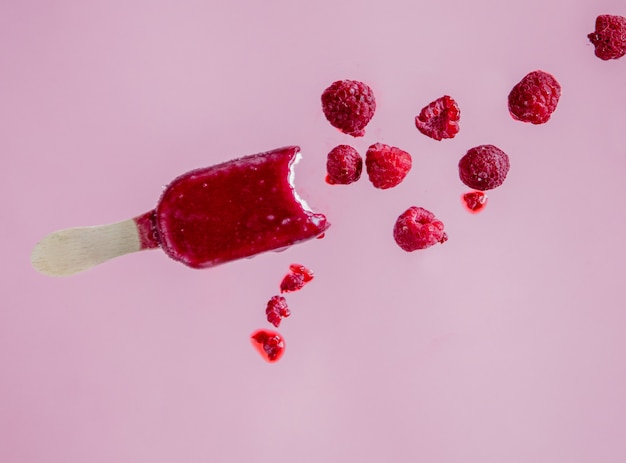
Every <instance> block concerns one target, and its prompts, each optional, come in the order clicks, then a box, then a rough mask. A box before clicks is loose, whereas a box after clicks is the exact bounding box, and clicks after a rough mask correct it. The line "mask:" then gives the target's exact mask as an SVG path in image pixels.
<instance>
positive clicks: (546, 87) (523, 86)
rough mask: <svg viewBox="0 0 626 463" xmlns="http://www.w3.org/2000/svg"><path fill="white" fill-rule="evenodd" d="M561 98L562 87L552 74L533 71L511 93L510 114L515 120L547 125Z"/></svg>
mask: <svg viewBox="0 0 626 463" xmlns="http://www.w3.org/2000/svg"><path fill="white" fill-rule="evenodd" d="M559 98H561V85H560V84H559V83H558V82H557V80H556V79H555V78H554V76H553V75H552V74H548V73H547V72H544V71H533V72H531V73H529V74H527V75H526V76H525V77H524V78H523V79H522V80H521V81H520V82H518V83H517V84H516V85H515V87H513V89H512V90H511V93H509V112H510V113H511V116H512V117H513V119H516V120H518V121H522V122H530V123H531V124H545V123H546V122H548V120H549V119H550V116H552V113H553V112H554V110H555V109H556V106H557V104H558V103H559Z"/></svg>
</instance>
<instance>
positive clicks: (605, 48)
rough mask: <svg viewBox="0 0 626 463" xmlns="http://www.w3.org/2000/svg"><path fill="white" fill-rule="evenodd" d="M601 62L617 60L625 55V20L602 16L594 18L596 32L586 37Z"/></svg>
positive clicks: (620, 17)
mask: <svg viewBox="0 0 626 463" xmlns="http://www.w3.org/2000/svg"><path fill="white" fill-rule="evenodd" d="M587 38H589V41H590V42H591V43H593V45H594V47H595V49H596V50H595V53H596V56H597V57H598V58H600V59H602V60H605V61H606V60H610V59H618V58H621V57H622V56H624V55H625V54H626V18H624V17H623V16H614V15H610V14H603V15H600V16H598V17H597V18H596V30H595V31H594V32H592V33H591V34H589V35H587Z"/></svg>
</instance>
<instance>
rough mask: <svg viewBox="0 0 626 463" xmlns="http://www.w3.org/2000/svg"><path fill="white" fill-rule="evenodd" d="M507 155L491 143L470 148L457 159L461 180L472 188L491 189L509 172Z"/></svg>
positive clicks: (498, 184) (501, 181) (500, 183)
mask: <svg viewBox="0 0 626 463" xmlns="http://www.w3.org/2000/svg"><path fill="white" fill-rule="evenodd" d="M509 168H510V164H509V157H508V156H507V154H506V153H505V152H504V151H502V150H501V149H500V148H497V147H495V146H493V145H480V146H476V147H474V148H471V149H470V150H469V151H468V152H467V154H466V155H465V156H463V157H462V158H461V160H460V161H459V177H460V178H461V181H462V182H463V183H465V184H466V185H467V186H468V187H470V188H473V189H474V190H480V191H485V190H491V189H493V188H496V187H499V186H500V185H502V183H503V182H504V180H505V179H506V175H507V174H508V172H509Z"/></svg>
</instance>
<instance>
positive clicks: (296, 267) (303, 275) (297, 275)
mask: <svg viewBox="0 0 626 463" xmlns="http://www.w3.org/2000/svg"><path fill="white" fill-rule="evenodd" d="M312 279H313V272H311V271H310V270H309V269H308V268H306V267H305V266H304V265H300V264H291V265H290V266H289V273H288V274H287V275H285V278H283V281H282V282H281V284H280V292H281V293H291V292H293V291H298V290H300V289H302V287H303V286H304V285H305V284H307V283H308V282H309V281H311V280H312Z"/></svg>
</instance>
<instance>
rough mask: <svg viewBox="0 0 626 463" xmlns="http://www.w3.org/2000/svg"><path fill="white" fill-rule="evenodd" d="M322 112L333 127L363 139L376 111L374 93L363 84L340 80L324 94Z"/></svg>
mask: <svg viewBox="0 0 626 463" xmlns="http://www.w3.org/2000/svg"><path fill="white" fill-rule="evenodd" d="M322 110H323V111H324V115H325V116H326V119H328V122H330V124H331V125H332V126H333V127H337V128H338V129H339V130H341V131H342V132H343V133H347V134H348V135H352V136H353V137H362V136H363V135H365V130H364V129H365V126H366V125H367V124H368V123H369V121H370V120H371V119H372V117H373V116H374V111H376V100H375V99H374V92H373V91H372V89H371V88H370V87H369V86H368V85H366V84H364V83H363V82H358V81H356V80H338V81H337V82H333V83H332V84H331V86H330V87H328V88H327V89H326V90H324V93H322Z"/></svg>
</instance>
